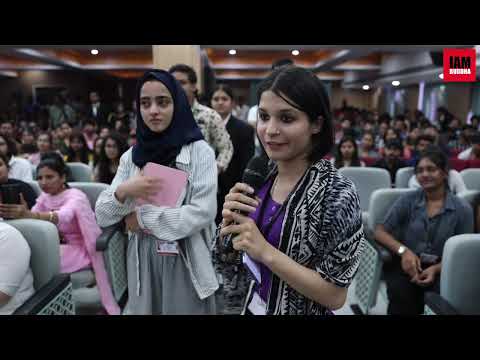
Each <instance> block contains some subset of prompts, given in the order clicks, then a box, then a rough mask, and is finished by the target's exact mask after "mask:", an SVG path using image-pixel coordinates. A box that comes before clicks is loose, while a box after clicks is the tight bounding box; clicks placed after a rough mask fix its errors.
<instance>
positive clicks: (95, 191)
mask: <svg viewBox="0 0 480 360" xmlns="http://www.w3.org/2000/svg"><path fill="white" fill-rule="evenodd" d="M68 185H70V187H71V188H74V189H78V190H81V191H83V192H84V193H85V194H86V195H87V197H88V200H89V201H90V205H91V206H92V209H93V211H95V203H96V202H97V199H98V197H99V196H100V193H101V192H102V191H104V190H106V189H108V187H109V185H107V184H102V183H97V182H70V183H68Z"/></svg>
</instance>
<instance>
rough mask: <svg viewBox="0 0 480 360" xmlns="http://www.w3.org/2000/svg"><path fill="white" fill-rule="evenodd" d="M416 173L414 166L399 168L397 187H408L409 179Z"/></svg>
mask: <svg viewBox="0 0 480 360" xmlns="http://www.w3.org/2000/svg"><path fill="white" fill-rule="evenodd" d="M414 174H415V168H414V167H413V166H408V167H404V168H401V169H398V170H397V173H396V174H395V187H396V188H397V189H406V188H408V181H409V180H410V178H411V177H412V176H413V175H414Z"/></svg>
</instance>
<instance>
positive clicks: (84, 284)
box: [27, 181, 127, 314]
mask: <svg viewBox="0 0 480 360" xmlns="http://www.w3.org/2000/svg"><path fill="white" fill-rule="evenodd" d="M27 183H28V184H29V185H31V186H32V187H33V189H34V190H35V191H36V192H37V194H38V195H39V194H40V192H41V190H40V187H39V186H38V182H36V181H28V182H27ZM69 185H70V187H72V188H74V189H79V190H81V191H83V192H84V193H85V194H86V195H87V197H88V200H89V201H90V205H91V207H92V209H93V210H94V211H95V203H96V201H97V199H98V196H99V195H100V193H101V192H102V191H104V190H105V189H108V187H109V185H107V184H102V183H96V182H69ZM126 243H127V240H126V237H125V235H124V234H123V229H122V228H121V225H120V224H117V225H114V226H112V227H109V228H106V229H102V235H101V236H100V237H99V238H98V240H97V250H98V251H101V252H103V255H104V261H105V267H106V271H107V273H108V276H109V280H110V284H111V285H112V290H113V293H114V296H115V299H116V300H117V301H118V302H120V301H121V300H123V301H124V300H125V296H126V291H127V275H126ZM71 281H72V286H73V294H74V299H75V305H76V309H77V310H76V311H77V313H80V314H86V313H92V311H93V312H96V311H98V310H100V308H101V302H100V294H99V292H98V289H97V287H96V286H95V287H91V286H90V285H91V284H92V283H94V281H95V274H94V272H93V270H92V269H84V270H81V271H77V272H75V273H72V274H71Z"/></svg>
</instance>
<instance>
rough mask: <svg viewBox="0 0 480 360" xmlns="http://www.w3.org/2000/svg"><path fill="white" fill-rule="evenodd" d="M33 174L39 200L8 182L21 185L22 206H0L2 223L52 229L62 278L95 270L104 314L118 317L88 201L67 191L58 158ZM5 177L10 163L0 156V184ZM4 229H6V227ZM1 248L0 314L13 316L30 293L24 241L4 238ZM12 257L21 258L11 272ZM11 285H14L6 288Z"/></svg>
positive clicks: (25, 188)
mask: <svg viewBox="0 0 480 360" xmlns="http://www.w3.org/2000/svg"><path fill="white" fill-rule="evenodd" d="M37 171H38V174H37V178H38V184H39V186H40V188H41V190H42V193H41V195H40V196H38V197H37V194H36V193H35V191H33V189H32V188H31V187H30V186H29V185H28V184H25V183H23V182H21V181H18V180H17V181H13V182H12V180H10V183H11V184H20V188H19V191H20V202H21V203H20V204H18V205H15V204H7V203H3V202H2V203H1V204H0V217H1V218H3V219H20V218H21V219H38V220H44V221H49V222H51V223H53V224H55V225H56V226H57V228H58V230H59V235H60V241H61V245H60V272H62V273H69V274H70V273H75V272H77V271H81V270H84V269H88V268H93V271H94V273H95V283H96V285H97V287H98V290H99V292H100V298H101V302H102V305H103V307H104V309H105V311H106V312H107V313H108V314H119V313H120V308H119V306H118V304H117V303H116V301H115V299H114V297H113V294H112V289H111V286H110V284H109V280H108V275H107V273H106V270H105V264H104V260H103V257H102V255H101V253H99V252H97V251H96V240H97V238H98V237H99V236H100V234H101V229H100V227H99V226H98V224H97V223H96V220H95V214H94V212H93V209H92V208H91V205H90V202H89V200H88V198H87V195H86V194H84V193H83V192H82V191H80V190H78V189H75V188H70V187H69V186H68V184H67V182H66V175H67V167H66V165H65V162H64V161H63V159H62V157H61V156H60V155H59V154H57V153H54V152H53V153H50V154H47V155H46V156H45V157H44V158H43V159H42V161H41V162H40V164H39V166H38V168H37ZM7 174H8V162H7V161H6V158H5V156H4V155H3V154H0V178H1V179H3V180H5V178H6V177H7ZM2 226H3V227H6V225H5V224H4V225H2ZM9 233H12V234H13V235H12V236H13V237H14V238H19V233H18V232H15V231H13V230H9ZM20 235H21V234H20ZM2 242H3V243H4V244H2V245H4V246H7V247H9V249H10V251H6V252H2V251H0V267H1V268H2V269H4V270H5V272H3V276H4V277H2V278H0V294H3V295H5V296H4V297H3V304H2V303H0V313H13V312H14V311H15V309H16V308H18V306H19V305H21V303H22V302H23V301H24V300H25V299H26V298H27V297H28V296H27V295H28V294H32V291H33V283H32V281H31V271H30V269H29V268H28V267H26V266H24V265H25V264H28V258H29V252H28V249H25V246H24V243H25V241H21V240H20V241H19V242H18V244H16V245H15V244H13V245H12V244H10V241H7V240H5V239H3V237H2ZM12 251H13V252H15V253H18V256H19V257H18V259H19V262H18V265H16V266H11V263H10V260H9V259H11V258H12V254H11V252H12ZM20 259H22V261H20ZM23 260H24V261H23ZM7 270H8V271H7ZM22 274H23V276H22ZM12 280H15V281H14V282H13V283H12V282H9V281H12ZM8 284H16V285H8ZM15 290H16V291H15ZM17 293H18V295H17Z"/></svg>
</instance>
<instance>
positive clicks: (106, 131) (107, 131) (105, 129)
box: [98, 126, 110, 139]
mask: <svg viewBox="0 0 480 360" xmlns="http://www.w3.org/2000/svg"><path fill="white" fill-rule="evenodd" d="M108 135H110V128H109V127H108V126H102V127H101V128H100V133H99V134H98V136H100V137H101V138H102V139H105V138H106V137H107V136H108Z"/></svg>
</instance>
